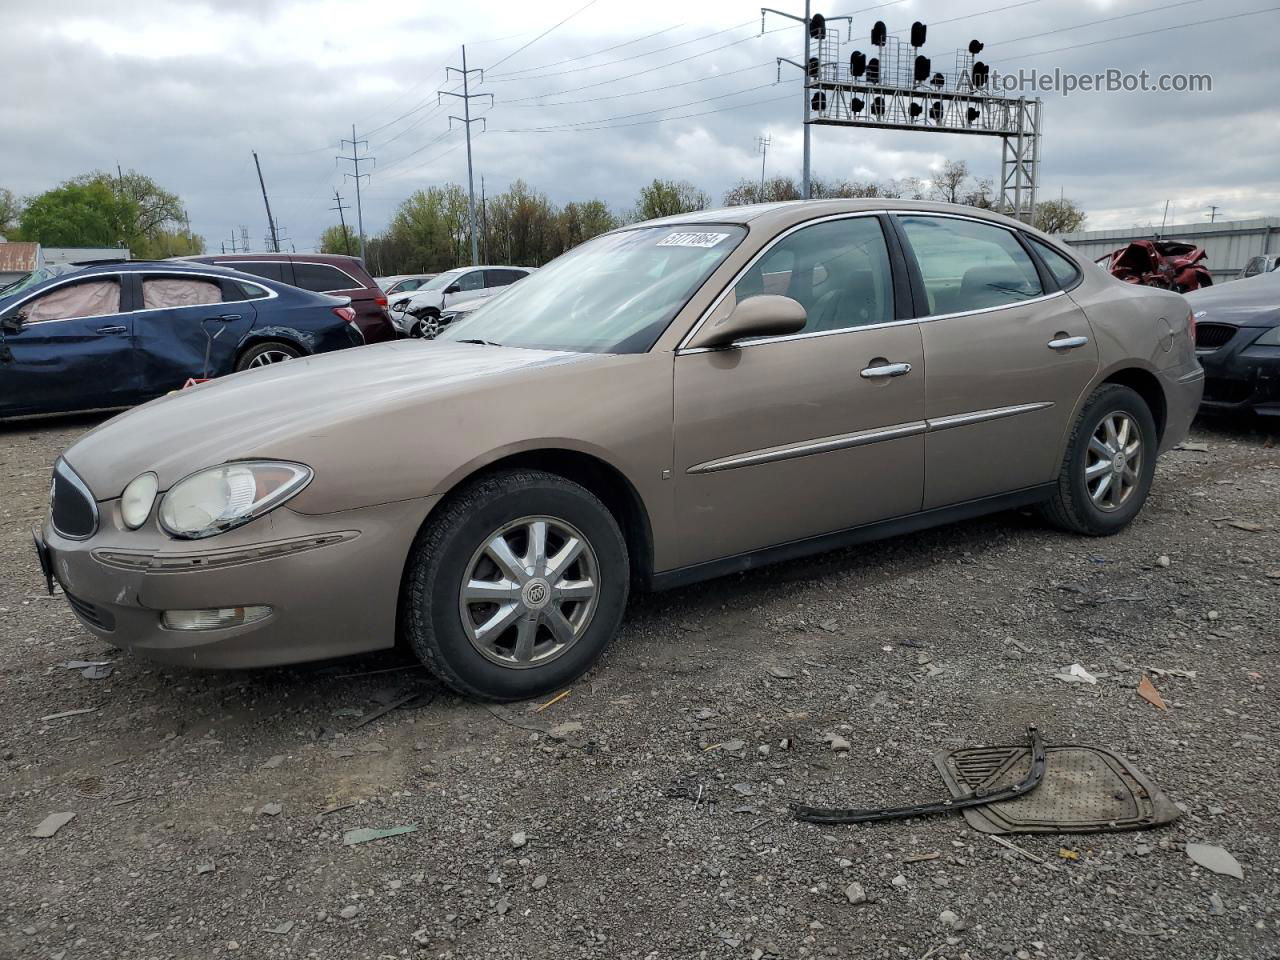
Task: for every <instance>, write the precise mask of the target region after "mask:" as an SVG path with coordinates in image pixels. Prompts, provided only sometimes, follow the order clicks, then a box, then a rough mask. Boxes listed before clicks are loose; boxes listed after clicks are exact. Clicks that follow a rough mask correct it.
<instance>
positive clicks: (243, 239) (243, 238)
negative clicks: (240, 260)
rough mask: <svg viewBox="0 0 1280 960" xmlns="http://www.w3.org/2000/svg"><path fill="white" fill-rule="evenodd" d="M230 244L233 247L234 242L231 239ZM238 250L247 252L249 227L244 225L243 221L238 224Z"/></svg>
mask: <svg viewBox="0 0 1280 960" xmlns="http://www.w3.org/2000/svg"><path fill="white" fill-rule="evenodd" d="M231 245H232V246H233V247H234V246H235V242H234V241H232V244H231ZM240 252H241V253H248V252H249V228H248V227H246V226H245V225H244V224H243V223H242V224H240Z"/></svg>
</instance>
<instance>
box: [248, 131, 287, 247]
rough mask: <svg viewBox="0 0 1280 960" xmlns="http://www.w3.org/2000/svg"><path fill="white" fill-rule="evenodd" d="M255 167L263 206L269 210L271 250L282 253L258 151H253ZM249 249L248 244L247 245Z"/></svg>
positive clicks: (268, 223)
mask: <svg viewBox="0 0 1280 960" xmlns="http://www.w3.org/2000/svg"><path fill="white" fill-rule="evenodd" d="M253 165H254V166H255V167H257V168H258V185H259V186H260V187H262V204H263V206H265V207H266V208H267V232H268V233H269V234H270V236H269V237H268V238H267V240H268V242H269V243H270V244H271V249H272V250H274V251H275V252H276V253H279V252H280V239H279V237H277V236H276V221H275V219H274V218H273V217H272V216H271V201H270V200H268V199H267V183H266V181H265V180H263V179H262V164H261V163H259V162H258V151H257V150H254V151H253ZM245 247H246V248H247V247H248V244H247V243H246V244H245Z"/></svg>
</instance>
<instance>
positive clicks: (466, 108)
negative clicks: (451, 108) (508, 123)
mask: <svg viewBox="0 0 1280 960" xmlns="http://www.w3.org/2000/svg"><path fill="white" fill-rule="evenodd" d="M451 70H452V71H454V72H456V73H460V74H462V92H461V93H457V92H455V91H453V90H438V91H436V102H437V103H443V102H444V98H445V97H457V98H458V99H459V100H461V101H462V116H460V117H455V116H452V115H451V116H450V117H449V126H450V128H452V127H453V121H455V120H457V121H458V122H459V123H462V124H464V125H465V126H466V128H467V211H468V213H469V215H470V218H471V265H472V266H473V267H474V266H475V265H476V264H478V263H479V262H480V243H479V240H480V238H479V237H478V236H477V234H476V181H475V174H474V172H473V170H472V165H471V124H473V123H476V122H477V121H478V122H480V123H484V124H485V127H486V129H487V128H488V124H487V123H485V119H484V117H476V119H475V120H472V119H471V101H472V100H473V99H476V98H478V97H488V98H489V105H490V106H492V105H493V94H491V93H472V92H471V83H470V81H471V74H473V73H478V74H480V82H481V83H484V71H483V70H481V69H480V68H479V67H472V68H471V69H470V70H468V69H467V45H466V44H465V43H464V44H463V45H462V69H461V70H459V69H458V68H457V67H445V71H444V75H445V78H446V80H447V79H448V76H449V71H451Z"/></svg>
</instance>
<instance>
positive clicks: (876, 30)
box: [871, 20, 889, 47]
mask: <svg viewBox="0 0 1280 960" xmlns="http://www.w3.org/2000/svg"><path fill="white" fill-rule="evenodd" d="M888 39H889V28H888V27H886V26H885V25H884V21H883V20H877V21H876V22H875V26H873V27H872V28H871V45H872V46H873V47H883V46H884V45H885V43H886V42H888Z"/></svg>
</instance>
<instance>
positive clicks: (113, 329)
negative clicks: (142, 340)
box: [98, 325, 129, 333]
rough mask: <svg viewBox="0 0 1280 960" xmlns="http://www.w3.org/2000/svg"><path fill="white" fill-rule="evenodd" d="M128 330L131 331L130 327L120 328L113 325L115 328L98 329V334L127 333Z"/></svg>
mask: <svg viewBox="0 0 1280 960" xmlns="http://www.w3.org/2000/svg"><path fill="white" fill-rule="evenodd" d="M128 329H129V328H128V327H121V326H118V325H113V326H109V327H99V328H98V333H124V332H125V331H127V330H128Z"/></svg>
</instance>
